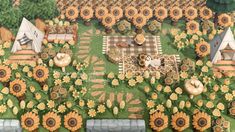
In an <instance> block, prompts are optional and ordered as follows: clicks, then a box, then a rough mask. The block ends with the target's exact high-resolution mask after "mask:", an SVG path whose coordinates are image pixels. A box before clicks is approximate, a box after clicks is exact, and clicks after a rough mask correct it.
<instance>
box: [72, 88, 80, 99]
mask: <svg viewBox="0 0 235 132" xmlns="http://www.w3.org/2000/svg"><path fill="white" fill-rule="evenodd" d="M73 97H74V98H75V99H77V98H78V97H79V92H78V91H77V90H74V91H73Z"/></svg>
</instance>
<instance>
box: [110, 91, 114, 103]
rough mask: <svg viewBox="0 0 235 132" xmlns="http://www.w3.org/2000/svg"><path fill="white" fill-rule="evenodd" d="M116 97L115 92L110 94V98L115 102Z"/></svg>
mask: <svg viewBox="0 0 235 132" xmlns="http://www.w3.org/2000/svg"><path fill="white" fill-rule="evenodd" d="M114 98H115V94H114V93H110V94H109V100H110V101H111V102H112V103H113V101H114Z"/></svg>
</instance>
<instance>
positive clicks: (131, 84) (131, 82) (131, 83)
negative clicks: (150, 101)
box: [128, 79, 136, 87]
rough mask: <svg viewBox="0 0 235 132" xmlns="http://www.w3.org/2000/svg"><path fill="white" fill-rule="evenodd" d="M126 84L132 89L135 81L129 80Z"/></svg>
mask: <svg viewBox="0 0 235 132" xmlns="http://www.w3.org/2000/svg"><path fill="white" fill-rule="evenodd" d="M128 84H129V85H130V86H131V87H134V86H135V84H136V81H135V80H134V79H130V80H129V81H128Z"/></svg>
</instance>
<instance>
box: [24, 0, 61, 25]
mask: <svg viewBox="0 0 235 132" xmlns="http://www.w3.org/2000/svg"><path fill="white" fill-rule="evenodd" d="M20 9H21V11H22V13H23V15H24V17H26V18H27V19H30V20H33V19H36V18H41V19H44V20H45V19H52V18H54V17H56V16H57V15H58V10H57V6H56V2H55V0H22V2H21V4H20Z"/></svg>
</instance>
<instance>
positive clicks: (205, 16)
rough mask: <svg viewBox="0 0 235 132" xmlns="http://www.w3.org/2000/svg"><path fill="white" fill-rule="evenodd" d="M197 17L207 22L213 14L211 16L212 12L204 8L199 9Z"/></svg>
mask: <svg viewBox="0 0 235 132" xmlns="http://www.w3.org/2000/svg"><path fill="white" fill-rule="evenodd" d="M199 15H200V17H201V18H203V19H205V20H208V19H210V18H211V17H212V15H213V14H212V11H211V10H210V9H209V8H207V7H206V6H204V7H202V8H200V10H199Z"/></svg>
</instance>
